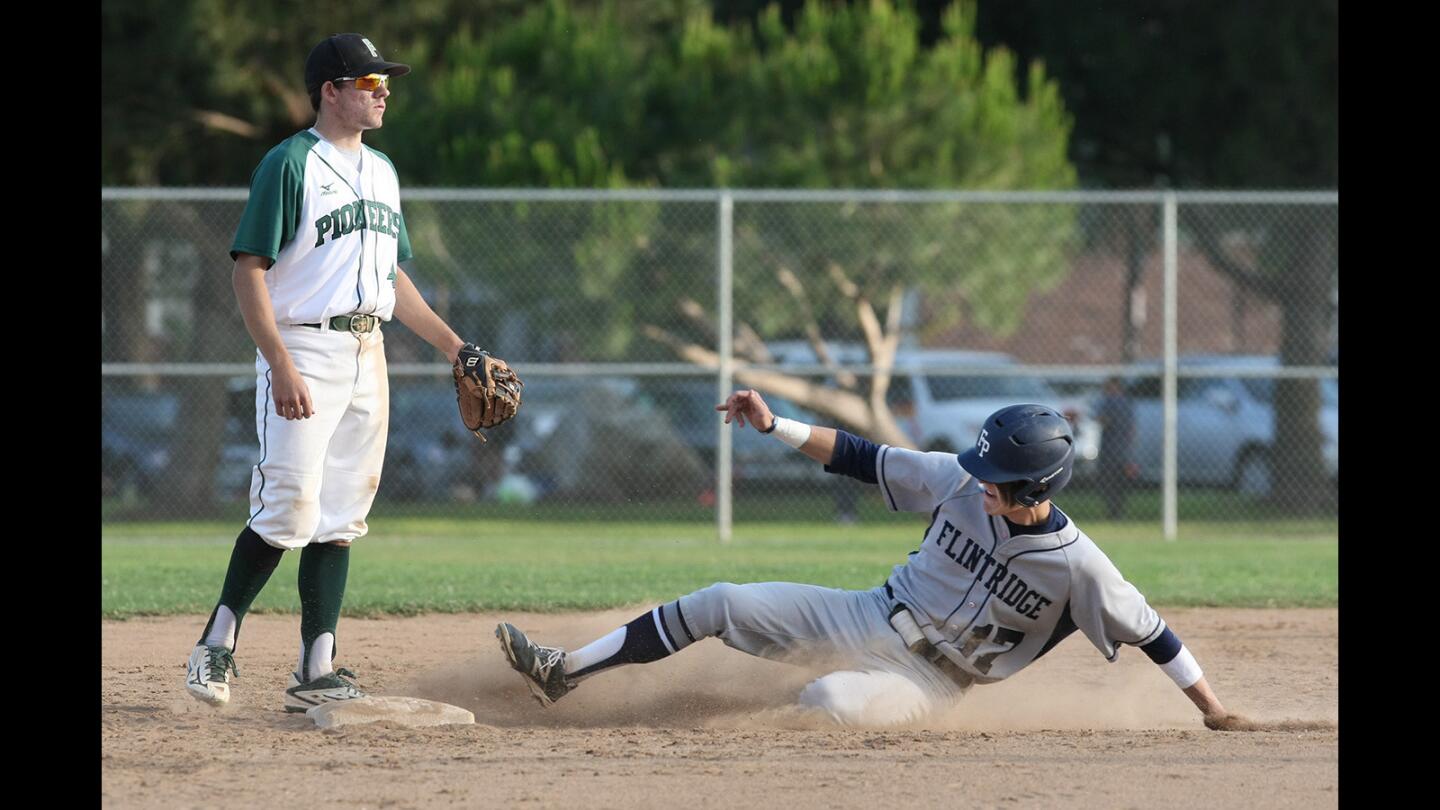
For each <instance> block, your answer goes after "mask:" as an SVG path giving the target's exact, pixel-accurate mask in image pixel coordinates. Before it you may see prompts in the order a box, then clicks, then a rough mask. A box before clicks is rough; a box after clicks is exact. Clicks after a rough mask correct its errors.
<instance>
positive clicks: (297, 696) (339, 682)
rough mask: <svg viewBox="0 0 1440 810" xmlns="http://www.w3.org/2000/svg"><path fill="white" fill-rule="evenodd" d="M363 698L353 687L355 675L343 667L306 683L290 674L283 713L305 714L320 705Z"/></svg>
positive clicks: (361, 693) (358, 690) (355, 687)
mask: <svg viewBox="0 0 1440 810" xmlns="http://www.w3.org/2000/svg"><path fill="white" fill-rule="evenodd" d="M363 697H365V693H364V692H362V691H360V688H359V687H358V686H356V685H355V673H353V672H351V671H350V670H348V669H345V668H344V667H341V668H339V669H337V670H335V671H334V672H327V673H325V674H324V675H321V676H320V677H318V678H316V679H315V680H313V681H310V682H308V683H300V678H299V676H298V675H296V674H295V673H293V672H292V673H290V688H289V689H286V690H285V711H287V712H305V711H309V710H310V709H312V708H314V707H316V706H319V705H320V704H322V703H338V702H340V701H342V700H355V699H357V698H363Z"/></svg>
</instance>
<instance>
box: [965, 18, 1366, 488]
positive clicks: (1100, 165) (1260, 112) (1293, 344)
mask: <svg viewBox="0 0 1440 810" xmlns="http://www.w3.org/2000/svg"><path fill="white" fill-rule="evenodd" d="M979 25H980V31H981V37H982V39H985V40H987V41H992V42H1005V43H1007V44H1009V45H1010V46H1012V47H1014V48H1015V49H1016V50H1017V51H1018V52H1019V53H1022V54H1025V55H1028V56H1032V57H1035V58H1043V59H1045V60H1046V63H1047V64H1049V65H1050V66H1051V68H1052V70H1053V71H1054V74H1055V75H1056V76H1057V77H1059V80H1060V84H1061V86H1062V87H1063V88H1064V93H1065V100H1066V104H1067V105H1068V106H1069V108H1070V109H1071V110H1073V111H1074V113H1075V116H1076V131H1075V138H1074V142H1073V145H1072V149H1073V151H1072V157H1073V159H1074V160H1075V163H1076V166H1077V168H1078V169H1079V171H1080V175H1081V177H1082V178H1084V179H1085V181H1086V184H1087V185H1105V186H1124V187H1132V186H1145V185H1158V186H1165V187H1172V188H1202V189H1203V188H1262V189H1274V188H1301V189H1311V188H1334V187H1335V185H1336V184H1337V183H1338V181H1339V114H1338V111H1339V95H1340V94H1339V81H1340V50H1339V32H1340V26H1339V2H1338V0H1317V1H1316V2H1307V3H1293V2H1287V0H1218V2H1211V3H1204V4H1200V3H1153V2H1144V0H1126V1H1122V2H1105V3H1104V4H1103V5H1102V4H1099V3H1084V2H1077V3H1064V4H1055V3H1050V2H1045V1H1044V0H1012V2H1006V3H992V4H987V5H986V6H985V8H984V10H983V12H982V14H981V19H980V23H979ZM1338 217H1339V214H1338V211H1337V210H1336V209H1333V208H1328V209H1317V208H1313V207H1304V208H1302V207H1291V206H1267V207H1265V208H1263V209H1250V210H1246V211H1244V212H1243V215H1240V212H1237V211H1235V210H1234V209H1233V208H1230V207H1227V206H1221V205H1199V206H1188V207H1187V210H1185V211H1182V217H1181V221H1180V227H1181V229H1182V231H1183V232H1184V235H1185V236H1186V237H1187V238H1189V239H1193V240H1194V243H1195V245H1196V246H1197V247H1198V248H1199V249H1200V250H1201V251H1202V252H1203V253H1204V254H1205V255H1206V256H1207V258H1208V259H1209V261H1210V264H1211V266H1212V267H1214V268H1216V269H1218V270H1219V271H1220V272H1222V273H1224V274H1225V275H1227V276H1228V277H1229V278H1230V279H1231V280H1232V281H1233V282H1234V283H1235V284H1236V285H1237V286H1239V287H1240V288H1241V289H1242V290H1244V292H1245V294H1249V295H1255V296H1257V297H1259V298H1262V299H1265V300H1269V301H1271V302H1273V303H1274V304H1275V305H1276V306H1278V307H1279V308H1280V313H1281V337H1280V347H1279V350H1280V351H1279V353H1280V358H1281V361H1282V362H1283V363H1285V364H1286V365H1299V366H1312V365H1321V364H1324V363H1325V362H1326V358H1327V355H1328V353H1329V349H1330V339H1331V337H1330V336H1331V325H1332V322H1333V318H1334V317H1335V316H1336V314H1337V313H1336V312H1334V311H1332V309H1331V304H1330V295H1331V294H1332V291H1334V290H1335V288H1336V283H1337V278H1338V275H1337V274H1338V271H1339V252H1338V251H1339V241H1338V233H1339V221H1338ZM1275 399H1276V413H1277V419H1276V446H1277V447H1282V448H1285V454H1286V456H1287V457H1288V458H1289V460H1290V462H1291V463H1290V465H1289V466H1288V467H1287V468H1286V469H1285V474H1284V475H1276V476H1275V482H1276V486H1275V488H1274V489H1273V495H1274V497H1275V499H1276V500H1277V501H1280V502H1283V503H1286V504H1291V505H1303V504H1316V505H1318V506H1319V507H1320V508H1322V509H1328V508H1330V506H1329V504H1331V503H1332V502H1333V501H1332V500H1331V499H1330V497H1329V495H1328V490H1329V487H1328V485H1327V482H1326V481H1325V476H1324V465H1323V464H1322V463H1321V456H1320V443H1321V437H1320V433H1319V430H1318V428H1317V424H1316V414H1317V411H1318V409H1319V404H1320V394H1319V390H1318V386H1317V385H1316V383H1315V381H1313V380H1305V379H1283V380H1279V381H1277V384H1276V391H1275Z"/></svg>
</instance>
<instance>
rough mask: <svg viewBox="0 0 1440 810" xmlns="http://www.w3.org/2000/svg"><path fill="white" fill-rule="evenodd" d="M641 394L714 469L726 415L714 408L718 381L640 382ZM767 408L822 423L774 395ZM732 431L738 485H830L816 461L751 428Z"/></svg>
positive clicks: (768, 397)
mask: <svg viewBox="0 0 1440 810" xmlns="http://www.w3.org/2000/svg"><path fill="white" fill-rule="evenodd" d="M641 392H642V393H643V395H644V396H645V398H646V399H647V400H648V402H649V403H650V404H651V405H652V406H653V407H654V408H655V409H656V410H657V411H659V412H660V413H662V414H664V415H665V417H666V419H668V420H669V423H670V425H671V426H672V427H673V428H674V429H675V431H676V433H677V434H678V435H679V436H680V438H681V440H682V441H684V442H685V444H686V446H688V447H690V448H691V449H693V450H695V451H696V453H697V454H698V455H699V457H700V463H701V464H702V465H704V466H705V468H706V469H707V470H714V469H715V453H716V449H717V448H718V447H719V441H720V438H719V430H718V427H719V424H720V420H721V418H722V415H721V413H720V412H719V411H716V410H715V406H716V405H717V404H719V403H720V402H721V401H722V400H721V399H720V395H719V391H718V390H717V389H716V387H715V382H714V381H713V380H710V379H704V378H689V379H673V378H672V379H663V378H655V379H650V380H646V381H644V382H642V383H641ZM764 397H765V403H766V404H767V405H769V406H770V410H771V412H772V413H774V414H775V415H776V416H783V417H785V418H786V419H796V420H799V421H802V422H808V423H810V424H816V423H823V420H822V419H821V418H820V417H818V416H816V415H815V414H814V413H811V412H810V411H807V410H805V409H803V408H801V407H799V406H798V405H795V404H794V403H792V402H790V401H789V400H786V399H784V398H783V397H778V396H775V395H773V394H768V393H767V394H765V395H764ZM727 429H729V430H731V436H732V437H733V438H732V439H731V445H730V449H731V475H732V478H733V479H734V480H735V481H737V482H749V483H756V484H786V483H796V482H810V483H815V482H820V483H825V482H826V474H825V472H824V471H823V470H822V469H821V468H820V466H819V465H817V464H816V463H815V462H814V461H812V460H810V459H809V458H807V457H806V456H804V455H803V454H801V453H797V452H795V451H794V450H792V449H791V448H789V447H786V446H785V445H783V444H781V443H780V442H777V441H775V440H774V439H773V438H772V437H769V436H762V435H760V434H759V433H757V432H755V431H754V430H751V429H750V428H749V426H748V425H747V426H746V428H745V429H744V430H735V429H734V428H733V426H731V427H729V428H727Z"/></svg>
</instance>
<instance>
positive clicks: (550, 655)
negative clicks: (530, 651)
mask: <svg viewBox="0 0 1440 810" xmlns="http://www.w3.org/2000/svg"><path fill="white" fill-rule="evenodd" d="M535 652H537V653H540V654H541V655H543V656H544V657H545V660H544V661H543V662H542V661H541V660H540V656H536V657H535V660H536V663H537V664H539V666H537V667H536V670H537V673H536V674H538V675H540V676H541V677H542V678H543V677H547V676H549V675H550V672H551V670H552V669H554V667H555V665H557V664H559V663H560V659H562V658H564V657H565V651H564V650H562V649H560V648H558V647H540V646H538V645H537V646H536V647H535Z"/></svg>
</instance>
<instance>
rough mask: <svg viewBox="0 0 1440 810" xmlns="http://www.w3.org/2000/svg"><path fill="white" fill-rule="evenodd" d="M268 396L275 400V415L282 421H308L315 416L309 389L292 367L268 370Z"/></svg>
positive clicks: (303, 379)
mask: <svg viewBox="0 0 1440 810" xmlns="http://www.w3.org/2000/svg"><path fill="white" fill-rule="evenodd" d="M270 395H271V397H273V398H274V400H275V415H276V416H279V417H281V418H283V419H309V418H310V417H312V416H314V415H315V401H314V400H312V399H311V398H310V387H309V386H307V385H306V384H305V378H304V377H301V376H300V372H299V371H297V370H296V369H295V367H294V366H290V367H288V368H284V369H271V370H270Z"/></svg>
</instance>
